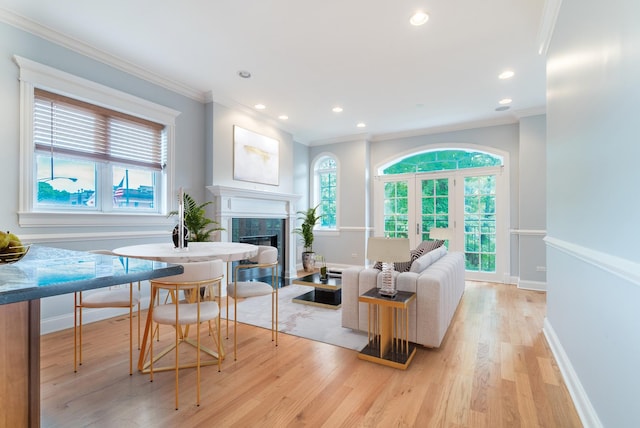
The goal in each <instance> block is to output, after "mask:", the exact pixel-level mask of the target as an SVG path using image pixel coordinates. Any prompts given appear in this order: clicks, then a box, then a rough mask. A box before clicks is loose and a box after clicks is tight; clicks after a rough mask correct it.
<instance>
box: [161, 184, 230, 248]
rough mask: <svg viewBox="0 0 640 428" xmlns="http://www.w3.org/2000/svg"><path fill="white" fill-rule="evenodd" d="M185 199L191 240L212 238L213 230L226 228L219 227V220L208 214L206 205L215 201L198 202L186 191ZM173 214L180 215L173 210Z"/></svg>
mask: <svg viewBox="0 0 640 428" xmlns="http://www.w3.org/2000/svg"><path fill="white" fill-rule="evenodd" d="M183 201H184V227H185V228H186V229H187V230H188V232H189V241H191V242H206V241H209V240H210V239H211V234H212V233H213V232H216V231H218V230H224V228H223V227H219V223H218V222H217V221H215V220H211V219H210V218H207V216H206V211H205V207H206V206H207V205H210V204H212V203H213V202H211V201H208V202H205V203H203V204H198V203H197V202H196V201H195V199H193V198H192V197H191V196H190V195H189V194H188V193H184V195H183ZM173 215H178V211H171V212H170V213H169V216H173ZM176 227H177V226H176ZM176 230H177V229H176Z"/></svg>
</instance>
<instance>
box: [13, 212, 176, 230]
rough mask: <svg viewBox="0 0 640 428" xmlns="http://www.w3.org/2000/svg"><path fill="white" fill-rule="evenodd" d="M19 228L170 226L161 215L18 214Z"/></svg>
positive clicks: (172, 220)
mask: <svg viewBox="0 0 640 428" xmlns="http://www.w3.org/2000/svg"><path fill="white" fill-rule="evenodd" d="M18 223H19V225H20V227H56V226H57V227H96V226H103V227H112V226H171V225H172V224H173V223H175V219H171V217H167V216H166V215H163V214H130V213H126V214H125V213H108V214H105V213H95V212H90V213H57V212H19V213H18Z"/></svg>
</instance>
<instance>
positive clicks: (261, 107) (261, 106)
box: [254, 104, 267, 110]
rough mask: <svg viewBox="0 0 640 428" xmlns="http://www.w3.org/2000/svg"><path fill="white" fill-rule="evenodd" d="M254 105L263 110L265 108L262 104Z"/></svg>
mask: <svg viewBox="0 0 640 428" xmlns="http://www.w3.org/2000/svg"><path fill="white" fill-rule="evenodd" d="M254 107H255V108H257V109H258V110H264V109H266V108H267V106H266V105H264V104H256V105H254Z"/></svg>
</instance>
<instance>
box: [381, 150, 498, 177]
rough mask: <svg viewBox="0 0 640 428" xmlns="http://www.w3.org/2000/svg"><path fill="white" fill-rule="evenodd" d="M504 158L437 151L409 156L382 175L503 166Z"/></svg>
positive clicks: (484, 154) (456, 151)
mask: <svg viewBox="0 0 640 428" xmlns="http://www.w3.org/2000/svg"><path fill="white" fill-rule="evenodd" d="M502 163H503V161H502V158H501V157H499V156H493V155H490V154H488V153H482V152H475V151H466V150H437V151H430V152H423V153H419V154H416V155H412V156H408V157H406V158H404V159H401V160H399V161H398V162H396V163H395V164H393V165H390V166H388V167H387V168H385V169H384V170H383V171H382V173H383V174H384V175H390V174H406V173H415V172H430V171H443V170H455V169H467V168H481V167H487V166H500V165H502Z"/></svg>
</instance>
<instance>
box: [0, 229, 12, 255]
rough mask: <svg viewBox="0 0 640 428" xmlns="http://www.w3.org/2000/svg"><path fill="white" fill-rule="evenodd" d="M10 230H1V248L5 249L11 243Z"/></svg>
mask: <svg viewBox="0 0 640 428" xmlns="http://www.w3.org/2000/svg"><path fill="white" fill-rule="evenodd" d="M10 239H11V238H10V237H9V232H2V231H0V250H3V249H5V248H6V247H7V246H8V245H9V240H10Z"/></svg>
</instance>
